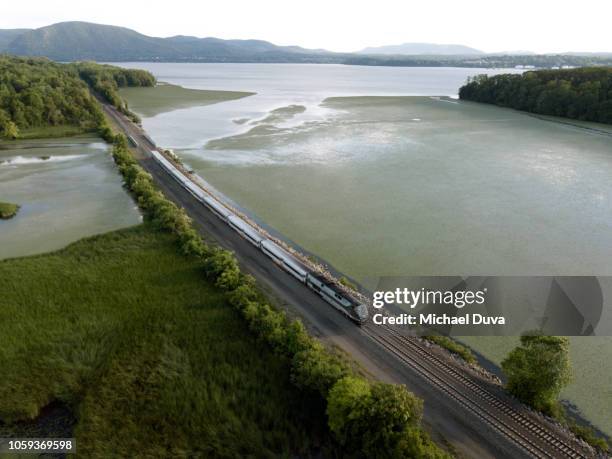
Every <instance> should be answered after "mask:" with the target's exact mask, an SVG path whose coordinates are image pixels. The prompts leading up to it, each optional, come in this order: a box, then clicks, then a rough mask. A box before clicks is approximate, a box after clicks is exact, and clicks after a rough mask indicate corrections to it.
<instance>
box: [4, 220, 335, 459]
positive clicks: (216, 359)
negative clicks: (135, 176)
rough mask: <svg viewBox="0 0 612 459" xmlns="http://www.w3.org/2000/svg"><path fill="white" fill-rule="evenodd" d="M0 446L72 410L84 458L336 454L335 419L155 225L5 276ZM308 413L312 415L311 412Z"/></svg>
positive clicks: (38, 260)
mask: <svg viewBox="0 0 612 459" xmlns="http://www.w3.org/2000/svg"><path fill="white" fill-rule="evenodd" d="M0 279H2V283H1V291H0V368H2V372H3V376H2V378H0V394H2V396H0V420H1V421H2V422H0V432H3V433H4V435H6V433H12V434H19V433H20V430H23V426H24V424H23V423H22V422H19V421H20V420H22V421H23V420H27V419H34V420H35V421H34V424H35V422H36V419H37V416H39V413H40V412H41V409H43V408H44V407H46V406H49V405H50V404H53V403H55V404H57V402H60V403H61V405H62V406H65V407H67V409H69V410H70V411H71V412H72V414H73V416H74V418H75V422H76V426H75V427H74V432H73V433H74V435H75V436H76V439H77V445H78V446H77V448H78V451H79V455H83V456H85V457H91V456H94V457H116V456H121V455H125V454H126V453H127V452H128V451H129V452H130V454H132V453H134V454H135V453H136V452H138V454H139V455H142V456H149V457H150V456H156V457H170V456H176V455H195V454H199V455H202V456H204V457H244V456H248V455H251V456H254V457H273V456H274V457H277V456H278V455H292V454H309V453H312V452H313V451H316V449H317V448H319V447H322V448H328V447H329V445H330V440H329V436H328V433H327V430H326V428H325V423H326V419H325V415H324V414H323V413H322V412H319V411H317V410H318V408H317V407H313V406H311V405H310V404H308V402H307V401H304V400H300V396H299V394H298V393H297V392H296V391H295V389H294V388H293V387H292V386H291V385H290V381H289V371H288V368H287V362H285V361H283V360H282V359H279V357H278V356H275V355H273V354H272V352H271V351H270V348H269V347H268V346H266V345H265V344H263V343H259V342H258V341H257V340H256V339H255V338H253V335H251V334H250V333H249V331H248V329H247V327H246V326H245V324H244V323H243V322H242V320H241V319H240V316H239V314H238V312H236V311H235V309H234V308H232V307H230V306H229V305H228V304H226V302H225V300H224V297H223V295H222V293H221V292H220V291H219V290H218V289H216V288H214V287H212V286H211V284H210V283H209V282H208V281H206V280H205V279H204V276H203V274H202V269H201V266H200V265H199V262H197V261H194V260H193V259H190V258H189V257H185V256H182V255H180V254H178V253H177V250H176V245H175V241H174V239H173V236H170V235H168V234H166V233H160V232H156V231H154V230H152V229H150V228H149V227H148V226H147V225H141V226H138V227H134V228H130V229H127V230H122V231H117V232H112V233H108V234H106V235H102V236H96V237H93V238H89V239H84V240H81V241H79V242H76V243H74V244H72V245H70V246H68V247H67V248H65V249H63V250H61V251H58V252H54V253H50V254H45V255H40V256H33V257H26V258H16V259H9V260H5V261H2V262H0ZM307 406H308V408H307Z"/></svg>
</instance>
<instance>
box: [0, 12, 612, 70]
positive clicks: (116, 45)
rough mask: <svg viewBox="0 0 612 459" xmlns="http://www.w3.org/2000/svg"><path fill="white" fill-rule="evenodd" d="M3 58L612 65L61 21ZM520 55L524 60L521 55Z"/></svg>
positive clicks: (2, 48)
mask: <svg viewBox="0 0 612 459" xmlns="http://www.w3.org/2000/svg"><path fill="white" fill-rule="evenodd" d="M0 53H7V54H15V55H21V56H43V57H48V58H49V59H52V60H56V61H78V60H95V61H103V62H104V61H106V62H121V61H124V62H126V61H147V62H156V61H158V62H277V63H284V62H287V63H323V64H324V63H335V64H352V65H386V66H388V65H393V66H426V67H430V66H458V67H506V68H508V67H514V66H517V65H519V66H521V65H522V66H525V65H533V66H536V67H553V66H564V65H568V66H583V65H610V64H611V63H612V54H610V53H566V54H557V55H533V53H530V52H529V51H521V52H504V53H495V54H485V53H484V52H483V51H481V50H478V49H475V48H470V47H468V46H464V45H456V44H451V45H445V44H432V43H404V44H401V45H392V46H380V47H375V48H365V49H363V50H361V51H359V52H357V53H335V52H331V51H326V50H324V49H306V48H301V47H299V46H278V45H275V44H273V43H270V42H267V41H263V40H222V39H219V38H213V37H208V38H199V37H193V36H186V35H177V36H174V37H168V38H160V37H150V36H147V35H144V34H141V33H138V32H136V31H134V30H131V29H127V28H125V27H117V26H110V25H103V24H93V23H89V22H78V21H74V22H60V23H57V24H53V25H50V26H46V27H41V28H38V29H0ZM517 54H520V55H517Z"/></svg>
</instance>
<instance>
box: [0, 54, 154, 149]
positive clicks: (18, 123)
mask: <svg viewBox="0 0 612 459" xmlns="http://www.w3.org/2000/svg"><path fill="white" fill-rule="evenodd" d="M86 83H87V84H89V85H90V86H91V88H92V89H93V90H94V91H96V92H97V93H99V94H100V96H101V97H103V98H104V99H106V100H107V101H108V102H109V103H111V104H113V105H115V106H116V107H117V108H119V109H120V110H122V111H123V112H124V113H126V114H128V115H129V116H131V117H132V118H133V119H136V117H135V115H133V114H131V113H130V111H129V110H128V109H127V107H126V106H125V104H124V103H123V102H122V100H121V98H120V97H119V95H118V93H117V88H118V87H123V86H150V85H153V84H155V78H154V77H153V76H152V75H151V74H150V73H148V72H144V71H142V70H129V69H121V68H118V67H111V66H105V65H98V64H90V63H79V64H57V63H54V62H51V61H48V60H46V59H35V58H31V59H25V58H18V57H9V56H0V138H2V137H3V138H7V139H16V138H19V137H21V136H22V134H23V137H26V138H31V137H34V136H35V135H37V134H39V135H46V134H48V131H49V130H51V131H53V130H55V131H58V132H71V133H75V132H85V131H93V130H97V131H98V132H99V133H100V135H101V136H102V137H103V138H105V139H106V140H111V137H112V135H111V134H112V133H111V132H110V128H109V127H108V125H107V124H106V120H105V118H104V115H103V113H102V110H101V109H100V107H99V104H98V102H97V101H96V99H95V98H94V97H93V96H92V95H91V92H90V90H89V88H88V86H87V84H86Z"/></svg>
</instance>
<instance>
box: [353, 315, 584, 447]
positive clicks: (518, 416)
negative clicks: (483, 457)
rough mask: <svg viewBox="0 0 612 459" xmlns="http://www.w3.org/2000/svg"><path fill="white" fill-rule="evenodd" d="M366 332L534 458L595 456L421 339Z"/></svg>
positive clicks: (378, 329)
mask: <svg viewBox="0 0 612 459" xmlns="http://www.w3.org/2000/svg"><path fill="white" fill-rule="evenodd" d="M362 331H363V333H364V334H366V335H368V336H369V337H370V338H371V339H373V340H375V341H376V342H378V343H379V344H380V345H381V346H382V347H384V348H385V349H386V350H387V351H388V352H390V353H392V354H393V355H395V357H397V358H398V359H400V360H401V361H402V362H404V363H405V364H406V365H408V366H410V367H411V368H412V369H413V370H414V371H415V372H416V373H418V374H419V375H421V376H422V377H424V378H426V379H427V380H428V381H430V382H431V383H432V384H433V385H434V386H435V387H436V388H437V389H438V390H440V391H442V392H444V393H445V394H446V395H447V396H449V397H451V398H452V399H453V400H455V402H457V403H458V404H459V405H461V406H462V407H463V408H465V409H467V410H468V411H470V412H471V413H472V414H474V415H475V416H477V417H478V418H479V419H480V420H481V421H483V422H484V423H485V424H486V425H488V426H490V427H491V428H493V429H494V430H496V431H497V432H499V433H501V434H502V435H504V436H505V437H506V438H508V439H509V440H511V441H512V442H513V443H514V444H516V445H517V446H518V447H519V448H521V449H523V450H524V451H525V452H527V453H528V454H529V455H530V456H532V457H536V458H555V459H556V458H576V459H577V458H588V457H592V456H591V455H589V454H587V453H586V451H585V450H584V449H583V448H581V447H580V446H579V445H572V444H570V443H569V442H568V441H567V440H566V439H563V438H561V437H560V436H558V435H556V434H554V433H552V432H551V431H550V430H548V429H546V428H544V427H543V426H541V425H540V424H538V423H537V422H535V421H534V420H532V419H530V418H529V417H528V416H526V415H525V414H523V413H521V412H519V411H518V410H517V409H516V408H514V407H513V406H512V405H510V404H509V403H508V402H507V401H505V400H503V399H501V398H500V397H499V396H497V395H495V394H493V393H492V392H491V391H489V390H488V389H487V388H486V387H483V386H482V385H480V384H478V383H477V382H476V381H474V380H473V379H471V378H470V377H469V376H467V375H466V374H464V372H463V371H461V370H459V369H457V368H455V367H454V366H453V365H451V364H450V363H448V362H446V361H444V359H442V358H440V357H437V356H436V355H434V354H432V352H431V350H430V349H428V348H427V347H425V346H424V345H423V344H422V343H420V342H419V340H418V339H416V338H414V337H407V336H403V335H401V334H400V333H398V332H397V331H396V330H394V329H392V328H391V327H388V326H372V325H366V326H363V327H362Z"/></svg>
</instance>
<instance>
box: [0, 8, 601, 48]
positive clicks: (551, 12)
mask: <svg viewBox="0 0 612 459" xmlns="http://www.w3.org/2000/svg"><path fill="white" fill-rule="evenodd" d="M2 3H3V5H2V8H1V13H0V28H19V27H29V28H34V27H41V26H45V25H49V24H52V23H54V22H60V21H69V20H79V21H90V22H98V23H104V24H113V25H120V26H125V27H129V28H131V29H135V30H137V31H138V32H141V33H144V34H147V35H153V36H160V37H165V36H171V35H179V34H180V35H196V36H200V37H205V36H214V37H219V38H258V39H263V40H268V41H271V42H273V43H276V44H280V45H300V46H304V47H308V48H326V49H329V50H332V51H356V50H359V49H361V48H364V47H366V46H379V45H387V44H399V43H404V42H432V43H456V44H464V45H468V46H472V47H475V48H478V49H482V50H483V51H487V52H495V51H504V50H511V51H514V50H532V51H535V52H563V51H608V52H612V32H611V29H612V27H611V21H612V0H581V1H579V2H576V1H569V0H463V1H462V0H455V1H452V0H422V1H414V0H413V1H410V0H396V1H393V0H368V1H362V0H350V1H348V0H347V1H345V0H307V1H295V0H294V1H291V0H284V1H283V0H200V1H188V0H170V1H169V0H165V1H163V2H161V1H153V0H151V1H141V0H120V1H119V0H103V1H99V2H90V1H87V0H64V1H53V0H46V1H44V0H19V1H9V0H3V1H2Z"/></svg>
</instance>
